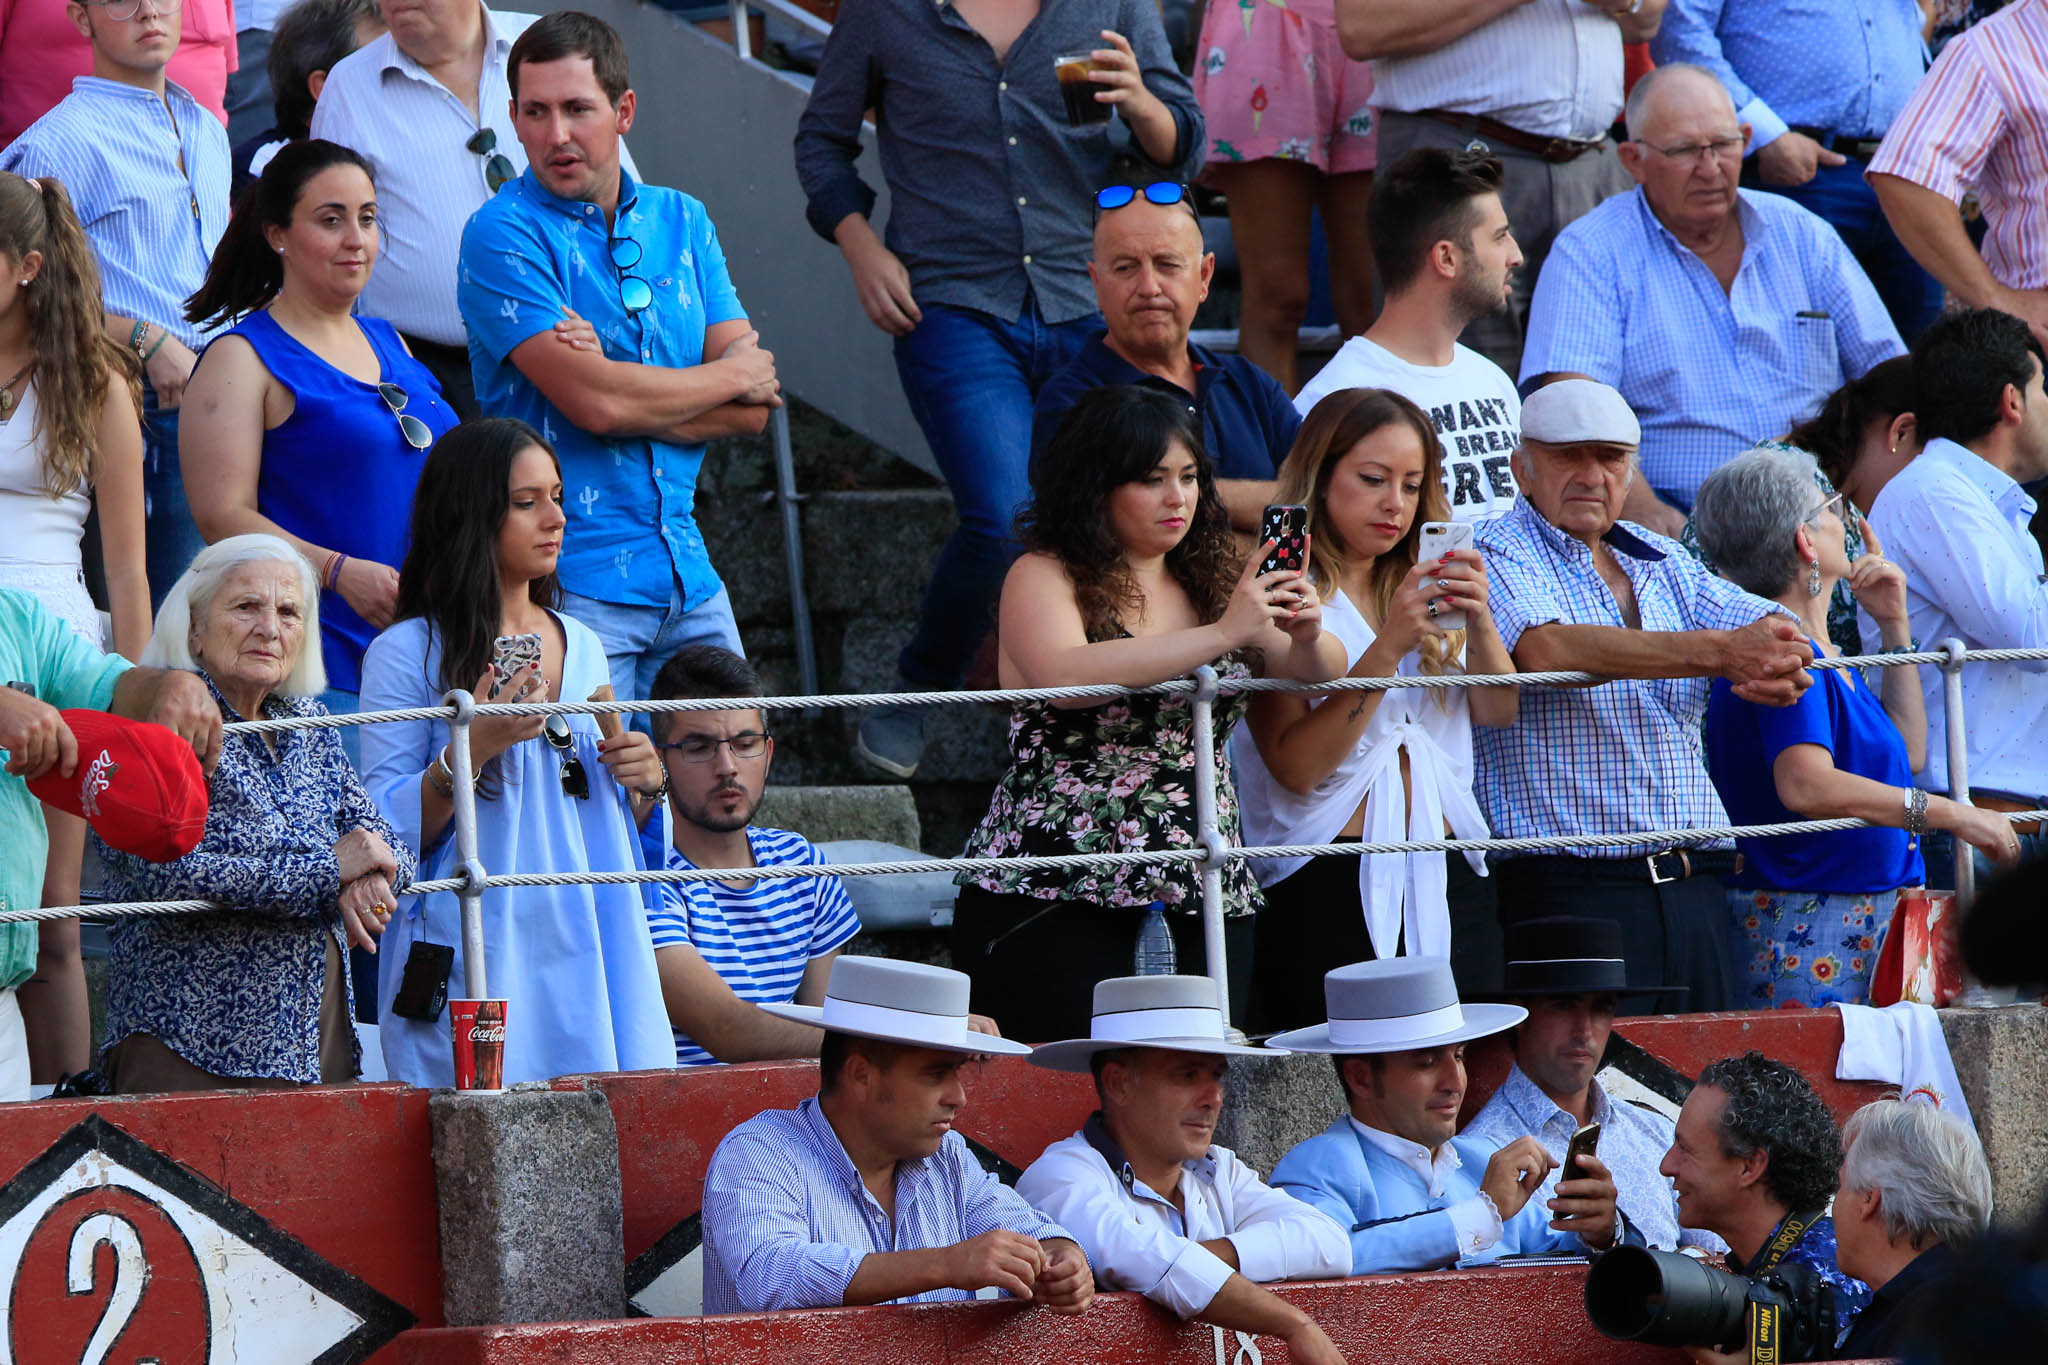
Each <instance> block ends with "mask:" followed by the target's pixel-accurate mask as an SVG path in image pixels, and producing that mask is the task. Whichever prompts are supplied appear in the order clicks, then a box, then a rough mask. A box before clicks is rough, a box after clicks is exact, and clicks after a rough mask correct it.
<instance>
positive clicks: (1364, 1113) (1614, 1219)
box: [1267, 957, 1641, 1275]
mask: <svg viewBox="0 0 2048 1365" xmlns="http://www.w3.org/2000/svg"><path fill="white" fill-rule="evenodd" d="M1323 994H1324V998H1325V1001H1326V1003H1327V1005H1328V1008H1329V1018H1328V1022H1326V1023H1321V1024H1317V1025H1315V1026H1314V1027H1313V1028H1305V1029H1295V1030H1293V1031H1292V1032H1289V1033H1282V1034H1277V1035H1275V1036H1274V1037H1273V1038H1270V1039H1268V1040H1267V1042H1268V1045H1269V1046H1272V1047H1280V1048H1285V1049H1287V1050H1288V1051H1290V1052H1324V1053H1329V1054H1331V1055H1332V1056H1333V1057H1335V1058H1336V1062H1337V1077H1338V1079H1339V1080H1340V1081H1341V1082H1342V1083H1343V1086H1344V1093H1345V1095H1346V1097H1347V1098H1348V1099H1349V1101H1350V1112H1349V1113H1347V1114H1344V1115H1342V1116H1340V1117H1339V1118H1338V1119H1337V1121H1336V1122H1335V1123H1332V1124H1331V1125H1330V1126H1329V1127H1328V1128H1327V1129H1325V1130H1324V1131H1323V1132H1321V1133H1319V1134H1317V1135H1316V1136H1315V1137H1312V1138H1309V1139H1308V1140H1306V1141H1304V1142H1302V1143H1300V1144H1298V1145H1297V1146H1296V1147H1295V1148H1294V1149H1293V1150H1292V1151H1290V1152H1288V1153H1287V1155H1286V1156H1284V1157H1282V1158H1280V1164H1279V1165H1277V1166H1275V1167H1274V1168H1273V1184H1274V1186H1275V1187H1276V1188H1278V1189H1283V1190H1285V1191H1287V1192H1288V1193H1289V1194H1291V1195H1293V1196H1294V1197H1295V1198H1297V1199H1300V1200H1302V1201H1303V1202H1304V1203H1307V1204H1310V1205H1312V1206H1314V1207H1315V1208H1318V1209H1321V1210H1322V1211H1323V1212H1324V1213H1327V1214H1329V1215H1330V1216H1331V1217H1332V1218H1334V1219H1336V1220H1337V1221H1338V1222H1339V1223H1341V1224H1342V1225H1343V1226H1345V1227H1347V1228H1349V1229H1351V1269H1352V1273H1354V1274H1358V1275H1368V1274H1383V1273H1388V1272H1393V1271H1403V1270H1433V1269H1436V1268H1437V1267H1439V1266H1450V1265H1458V1266H1471V1265H1484V1264H1486V1263H1488V1262H1491V1261H1497V1260H1499V1259H1500V1258H1501V1257H1502V1256H1510V1255H1525V1254H1530V1253H1552V1254H1563V1255H1573V1254H1582V1253H1585V1252H1588V1251H1604V1250H1607V1249H1608V1248H1609V1247H1612V1246H1614V1245H1616V1244H1617V1243H1618V1242H1619V1241H1621V1240H1623V1239H1624V1238H1626V1239H1627V1240H1629V1241H1631V1242H1634V1243H1639V1242H1640V1241H1641V1237H1640V1235H1639V1234H1636V1233H1634V1232H1633V1231H1631V1230H1629V1229H1628V1228H1627V1227H1626V1225H1625V1223H1624V1222H1623V1221H1622V1220H1621V1218H1620V1216H1619V1215H1618V1214H1617V1213H1616V1211H1615V1207H1614V1182H1613V1180H1612V1179H1611V1178H1610V1177H1609V1175H1608V1171H1607V1168H1606V1166H1604V1165H1602V1164H1601V1162H1600V1160H1599V1158H1598V1157H1588V1158H1586V1159H1585V1163H1586V1169H1587V1170H1588V1171H1590V1172H1591V1174H1590V1175H1589V1176H1587V1177H1586V1178H1584V1179H1581V1180H1567V1181H1563V1182H1561V1183H1560V1184H1559V1185H1558V1187H1557V1197H1556V1198H1554V1199H1552V1200H1550V1201H1549V1202H1548V1205H1547V1209H1548V1213H1549V1214H1550V1215H1552V1216H1551V1217H1549V1218H1548V1219H1546V1206H1545V1205H1544V1204H1540V1203H1538V1202H1537V1201H1536V1200H1535V1199H1534V1198H1533V1197H1532V1196H1534V1195H1535V1194H1536V1192H1537V1190H1538V1189H1539V1188H1540V1187H1541V1186H1542V1184H1543V1181H1544V1177H1546V1176H1547V1175H1549V1173H1550V1168H1551V1165H1552V1162H1551V1159H1550V1157H1549V1155H1548V1154H1547V1153H1546V1152H1545V1151H1544V1150H1543V1147H1542V1145H1541V1144H1540V1143H1539V1142H1537V1141H1536V1139H1535V1138H1533V1137H1521V1138H1517V1139H1515V1140H1514V1141H1513V1142H1510V1143H1509V1144H1508V1145H1507V1146H1505V1147H1502V1148H1500V1149H1499V1150H1498V1151H1494V1150H1492V1148H1491V1146H1490V1144H1486V1143H1475V1142H1471V1141H1468V1140H1465V1139H1459V1138H1455V1137H1454V1136H1453V1134H1454V1133H1455V1132H1456V1131H1457V1127H1458V1109H1459V1106H1460V1105H1462V1104H1463V1103H1464V1099H1465V1044H1466V1043H1467V1042H1469V1041H1470V1040H1472V1039H1474V1038H1483V1037H1486V1036H1487V1035H1488V1034H1493V1033H1499V1032H1501V1031H1502V1030H1504V1029H1510V1028H1513V1027H1514V1026H1515V1025H1516V1024H1519V1023H1521V1022H1522V1020H1523V1019H1525V1018H1526V1017H1528V1011H1527V1010H1525V1009H1523V1008H1522V1007H1521V1006H1519V1005H1466V1004H1462V1003H1460V1002H1459V1000H1458V992H1457V987H1456V985H1455V984H1454V983H1453V982H1452V979H1451V964H1450V963H1449V962H1448V961H1446V960H1445V959H1443V958H1437V957H1396V958H1386V959H1382V960H1381V961H1378V962H1360V963H1354V964H1353V965H1351V966H1349V967H1339V968H1337V969H1336V970H1334V971H1332V972H1330V973H1329V974H1328V975H1326V976H1325V977H1324V978H1323ZM1567 1219H1569V1220H1570V1221H1569V1222H1566V1221H1565V1220H1567Z"/></svg>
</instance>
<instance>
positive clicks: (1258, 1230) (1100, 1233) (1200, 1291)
mask: <svg viewBox="0 0 2048 1365" xmlns="http://www.w3.org/2000/svg"><path fill="white" fill-rule="evenodd" d="M1017 1193H1019V1194H1021V1195H1023V1196H1024V1197H1025V1198H1026V1199H1027V1200H1029V1201H1030V1202H1031V1205H1032V1207H1034V1208H1036V1209H1037V1210H1038V1211H1039V1212H1040V1213H1043V1214H1044V1215H1046V1216H1047V1217H1048V1218H1051V1219H1052V1220H1053V1221H1054V1222H1056V1223H1058V1224H1059V1225H1060V1226H1061V1227H1063V1228H1065V1229H1067V1231H1069V1232H1070V1233H1072V1234H1073V1236H1074V1238H1075V1240H1076V1241H1078V1242H1079V1243H1080V1245H1081V1249H1082V1250H1083V1251H1085V1252H1086V1253H1087V1254H1088V1261H1089V1263H1090V1264H1091V1265H1093V1266H1094V1267H1095V1279H1096V1282H1097V1283H1099V1284H1101V1285H1102V1286H1103V1287H1105V1288H1108V1289H1128V1290H1136V1291H1137V1292H1138V1293H1141V1294H1143V1295H1144V1296H1145V1297H1146V1298H1148V1299H1151V1300H1152V1301H1153V1302H1154V1303H1157V1304H1159V1305H1160V1306H1161V1307H1163V1308H1169V1309H1172V1310H1173V1312H1175V1313H1176V1314H1178V1315H1179V1316H1181V1317H1183V1318H1190V1317H1193V1316H1195V1315H1196V1314H1197V1313H1200V1312H1201V1311H1202V1310H1203V1309H1204V1308H1207V1307H1208V1306H1209V1301H1210V1300H1211V1299H1213V1298H1215V1297H1216V1295H1217V1292H1218V1291H1220V1290H1221V1289H1222V1288H1223V1286H1224V1284H1225V1282H1227V1281H1228V1280H1229V1279H1230V1276H1231V1274H1232V1271H1231V1269H1230V1263H1229V1262H1228V1261H1225V1260H1224V1259H1223V1258H1222V1257H1220V1256H1218V1255H1216V1253H1214V1252H1212V1251H1210V1250H1209V1249H1208V1248H1207V1247H1205V1246H1203V1245H1202V1243H1203V1242H1205V1241H1214V1240H1215V1239H1216V1238H1219V1237H1228V1238H1229V1239H1230V1243H1231V1246H1232V1247H1233V1248H1235V1249H1236V1251H1237V1265H1238V1269H1237V1272H1236V1273H1238V1274H1241V1275H1243V1276H1244V1277H1245V1278H1246V1279H1248V1280H1251V1281H1252V1282H1253V1283H1255V1284H1270V1283H1272V1282H1274V1281H1276V1280H1310V1279H1339V1278H1342V1277H1344V1276H1347V1275H1349V1274H1350V1273H1351V1242H1350V1239H1349V1237H1348V1236H1347V1235H1346V1233H1345V1230H1344V1229H1343V1228H1340V1227H1338V1226H1337V1224H1336V1222H1335V1221H1334V1220H1332V1219H1331V1218H1330V1217H1329V1215H1327V1214H1325V1213H1323V1212H1322V1211H1321V1210H1319V1209H1313V1208H1310V1207H1309V1206H1308V1205H1307V1204H1304V1203H1302V1202H1301V1201H1300V1200H1298V1199H1295V1198H1294V1197H1292V1196H1291V1195H1287V1194H1283V1193H1281V1192H1280V1191H1279V1190H1276V1189H1273V1188H1272V1187H1270V1186H1268V1185H1267V1184H1266V1182H1265V1181H1263V1180H1261V1179H1259V1176H1258V1172H1256V1171H1254V1170H1252V1169H1251V1167H1249V1166H1247V1165H1245V1164H1244V1163H1243V1162H1242V1161H1239V1160H1238V1159H1237V1155H1236V1153H1234V1152H1232V1151H1231V1150H1230V1149H1229V1148H1227V1147H1211V1148H1210V1149H1209V1152H1208V1155H1207V1156H1204V1157H1202V1158H1201V1159H1200V1160H1196V1161H1187V1162H1183V1163H1182V1164H1181V1176H1180V1196H1181V1207H1180V1208H1175V1207H1174V1206H1173V1204H1172V1202H1171V1201H1169V1200H1168V1199H1166V1198H1165V1197H1164V1196H1162V1195H1160V1194H1158V1193H1156V1192H1155V1191H1153V1190H1152V1189H1151V1188H1150V1187H1148V1186H1147V1185H1146V1184H1145V1182H1144V1181H1142V1180H1139V1179H1138V1178H1137V1177H1136V1176H1135V1175H1134V1174H1132V1172H1131V1167H1130V1163H1129V1162H1128V1161H1126V1160H1125V1159H1124V1156H1123V1153H1122V1152H1121V1151H1120V1150H1119V1149H1118V1148H1117V1146H1116V1143H1115V1142H1114V1141H1113V1140H1112V1139H1111V1138H1110V1137H1109V1135H1108V1132H1107V1131H1106V1130H1105V1129H1104V1127H1103V1124H1102V1116H1101V1115H1100V1114H1096V1115H1094V1116H1092V1117H1091V1118H1090V1119H1089V1120H1088V1122H1087V1124H1086V1125H1085V1126H1084V1127H1083V1128H1082V1130H1081V1131H1080V1132H1078V1133H1076V1134H1074V1135H1073V1136H1072V1137H1070V1138H1065V1139H1063V1140H1061V1141H1059V1142H1055V1143H1054V1144H1052V1146H1050V1147H1048V1148H1046V1149H1045V1152H1044V1154H1043V1155H1041V1156H1040V1157H1039V1158H1038V1160H1036V1161H1034V1162H1032V1163H1031V1167H1030V1169H1029V1170H1027V1171H1025V1172H1024V1174H1023V1176H1022V1177H1021V1178H1020V1179H1019V1180H1018V1181H1017Z"/></svg>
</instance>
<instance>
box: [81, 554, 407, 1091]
mask: <svg viewBox="0 0 2048 1365" xmlns="http://www.w3.org/2000/svg"><path fill="white" fill-rule="evenodd" d="M318 610H319V590H318V587H317V585H316V584H315V583H314V581H313V572H312V569H311V568H310V567H309V566H308V565H307V563H306V561H305V560H304V559H302V558H301V557H300V556H299V554H298V552H297V551H296V550H294V549H293V548H292V547H291V546H290V545H288V544H287V543H285V542H284V541H283V540H280V539H278V538H277V537H276V536H269V535H242V536H231V537H229V538H228V539H226V540H223V541H220V542H219V543H217V544H214V545H211V546H208V547H207V548H206V549H204V550H202V551H200V553H199V555H198V556H197V557H196V558H194V559H193V561H192V567H191V568H189V569H188V570H186V571H185V574H184V576H183V577H181V578H180V579H179V580H178V582H177V583H176V584H175V585H174V586H173V587H172V589H171V592H170V595H169V596H168V597H166V598H165V599H164V604H163V607H162V609H161V610H160V611H159V612H158V613H157V618H156V632H155V634H154V635H153V636H152V637H151V639H150V642H149V647H148V649H146V650H145V651H144V652H143V656H142V658H143V661H144V662H145V663H149V664H154V665H157V666H160V667H167V668H187V669H192V670H194V671H196V672H197V673H198V674H199V675H200V677H201V678H203V679H204V680H205V682H206V684H207V686H208V688H209V689H210V690H211V691H212V693H213V696H214V700H215V701H216V702H218V703H219V704H220V709H221V715H222V717H223V718H224V719H225V720H227V721H229V722H234V721H242V720H258V719H278V718H283V717H287V716H313V715H323V714H325V710H326V708H324V707H323V706H321V704H320V703H319V702H317V701H315V700H313V698H314V697H316V696H318V695H319V694H320V692H321V690H322V689H323V688H324V687H325V686H326V670H325V669H324V668H322V667H321V662H320V630H319V622H318V619H317V613H318ZM210 794H211V799H212V806H211V809H210V810H209V811H208V813H207V817H206V837H205V838H204V839H202V840H201V841H200V844H199V847H197V848H196V849H194V850H193V851H192V852H190V853H188V854H186V855H185V856H184V857H182V858H179V859H177V860H176V861H174V862H169V863H151V862H146V861H144V860H142V859H140V858H137V857H134V856H132V855H129V854H125V853H120V852H117V851H115V850H113V849H110V848H108V847H107V846H106V845H104V844H100V845H99V846H98V847H99V854H100V857H101V859H102V860H104V862H105V864H106V867H107V872H108V890H109V892H110V893H111V894H112V895H113V897H114V898H115V899H117V900H186V899H203V900H212V901H218V902H220V903H221V904H222V905H223V906H225V907H226V909H224V910H222V911H221V912H220V913H218V914H200V915H171V916H159V917H149V918H135V919H129V920H126V921H124V922H122V923H120V924H119V925H117V926H116V927H115V928H114V930H113V933H112V944H113V946H112V952H111V954H110V957H109V961H108V964H107V1034H106V1037H107V1042H106V1047H105V1050H104V1052H103V1053H102V1062H101V1065H102V1068H103V1069H104V1070H105V1071H106V1073H107V1075H108V1078H109V1079H110V1080H111V1081H112V1082H113V1085H114V1089H115V1090H116V1091H117V1092H120V1093H124V1094H134V1093H139V1092H147V1091H160V1090H214V1089H240V1088H255V1087H274V1086H286V1085H316V1084H320V1083H322V1082H336V1081H349V1080H353V1079H355V1076H356V1073H357V1071H358V1069H359V1062H360V1056H359V1053H358V1051H357V1046H356V1035H355V1028H354V1025H353V1023H352V1022H351V1021H352V1020H353V1018H354V1008H353V994H352V991H351V989H350V985H349V974H348V970H347V953H346V950H347V948H348V946H349V945H350V944H358V945H361V946H362V947H364V948H368V949H370V950H371V951H375V948H376V941H377V936H378V935H379V934H381V933H382V932H383V928H384V923H385V921H386V920H387V919H388V918H389V916H390V913H391V907H392V906H393V904H395V902H396V897H394V896H393V894H392V890H393V888H394V887H398V886H403V885H405V884H406V883H407V882H409V881H410V880H411V879H412V875H413V856H412V854H411V852H410V851H409V850H408V849H407V847H406V846H405V844H404V843H403V841H401V840H399V839H397V838H395V837H394V836H393V834H392V831H391V827H390V825H388V824H387V823H385V820H384V818H383V816H381V815H379V814H378V813H377V811H376V808H375V806H373V805H372V803H371V801H370V798H369V795H368V794H367V793H366V792H365V791H364V790H363V785H362V783H361V782H360V781H359V780H358V779H357V777H356V773H355V769H354V768H352V767H350V766H349V763H348V760H347V758H346V757H344V756H343V753H342V748H341V739H340V736H339V734H338V732H337V731H335V730H333V729H305V730H285V731H278V732H273V733H265V734H254V735H252V734H239V735H234V736H231V737H230V738H228V739H227V740H226V741H225V743H224V744H223V746H222V749H221V757H220V764H219V766H218V768H216V770H215V771H214V775H213V779H212V783H211V788H210Z"/></svg>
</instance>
